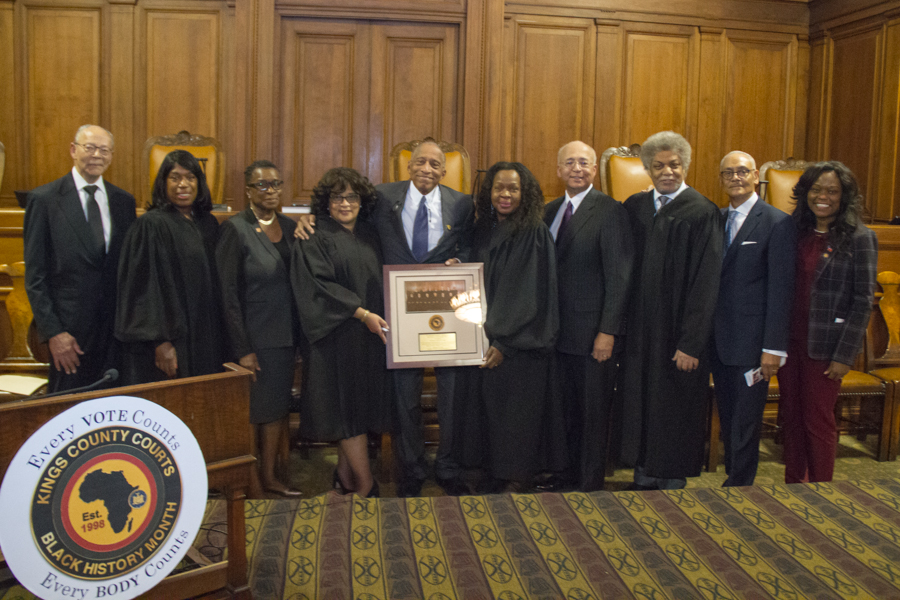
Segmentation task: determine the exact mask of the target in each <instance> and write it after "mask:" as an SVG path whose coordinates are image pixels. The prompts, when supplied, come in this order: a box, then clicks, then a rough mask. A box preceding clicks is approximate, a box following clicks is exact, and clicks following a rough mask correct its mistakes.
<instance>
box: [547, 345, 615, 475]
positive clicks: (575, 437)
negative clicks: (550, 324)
mask: <svg viewBox="0 0 900 600" xmlns="http://www.w3.org/2000/svg"><path fill="white" fill-rule="evenodd" d="M556 360H557V368H558V370H557V373H558V376H559V382H560V383H559V385H560V392H561V397H562V403H563V407H564V411H565V423H566V440H567V441H568V450H569V465H570V467H569V473H568V476H569V477H570V478H571V479H573V480H574V481H575V482H577V483H578V489H580V490H581V491H583V492H593V491H597V490H602V489H603V485H604V478H605V476H606V456H607V449H608V447H609V427H610V411H611V409H612V398H613V393H614V388H615V377H616V356H615V355H614V356H613V357H612V358H610V359H609V360H605V361H603V362H602V363H600V362H597V361H596V360H594V357H593V356H590V355H587V356H581V355H576V354H565V353H563V352H557V353H556Z"/></svg>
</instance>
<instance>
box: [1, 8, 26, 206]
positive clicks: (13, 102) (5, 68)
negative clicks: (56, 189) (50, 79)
mask: <svg viewBox="0 0 900 600" xmlns="http://www.w3.org/2000/svg"><path fill="white" fill-rule="evenodd" d="M13 9H14V6H13V3H12V0H0V142H3V146H4V147H5V148H6V168H5V170H4V174H3V182H2V187H0V207H6V206H15V203H16V200H15V196H14V195H13V190H16V189H18V186H19V181H20V180H21V177H22V169H21V163H20V158H19V157H20V156H21V153H20V147H19V140H18V138H19V135H18V134H19V127H20V125H21V123H20V120H19V119H18V118H17V115H18V110H17V107H18V102H17V100H18V98H17V94H16V89H17V86H16V83H17V79H16V46H15V36H14V27H13V23H14V21H15V19H14V10H13Z"/></svg>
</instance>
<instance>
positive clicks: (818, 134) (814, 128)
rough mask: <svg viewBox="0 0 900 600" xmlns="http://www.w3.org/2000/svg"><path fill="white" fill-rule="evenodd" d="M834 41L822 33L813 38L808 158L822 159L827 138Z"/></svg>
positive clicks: (811, 46) (807, 132)
mask: <svg viewBox="0 0 900 600" xmlns="http://www.w3.org/2000/svg"><path fill="white" fill-rule="evenodd" d="M832 53H833V41H832V39H831V38H830V37H820V38H818V39H815V40H813V41H811V42H810V51H809V54H810V57H809V104H808V110H807V116H806V123H807V129H806V155H805V156H795V157H794V158H802V159H805V160H811V161H813V160H823V159H824V157H825V153H826V147H827V140H828V131H829V127H828V118H827V117H828V113H829V112H830V106H831V81H832V79H831V73H832V60H831V57H832Z"/></svg>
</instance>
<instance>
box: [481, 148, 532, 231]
mask: <svg viewBox="0 0 900 600" xmlns="http://www.w3.org/2000/svg"><path fill="white" fill-rule="evenodd" d="M500 171H515V172H516V173H518V174H519V181H520V183H521V186H522V201H521V203H520V204H519V208H518V209H517V210H516V211H515V212H514V213H512V214H511V215H510V216H509V221H510V222H511V223H512V226H513V228H514V230H518V229H520V228H522V227H523V226H525V225H537V224H538V223H540V222H542V221H543V218H544V193H543V192H542V191H541V184H539V183H538V181H537V179H536V178H535V176H534V175H532V174H531V171H529V170H528V167H526V166H525V165H523V164H522V163H520V162H504V161H501V162H497V163H494V164H493V165H492V166H491V168H490V169H488V170H487V172H486V173H485V174H484V179H483V180H482V182H481V188H480V189H479V190H478V195H477V196H476V197H475V219H476V225H477V226H479V227H493V226H494V224H495V223H497V215H496V213H495V212H494V206H493V204H491V188H493V187H494V178H495V177H496V176H497V173H499V172H500Z"/></svg>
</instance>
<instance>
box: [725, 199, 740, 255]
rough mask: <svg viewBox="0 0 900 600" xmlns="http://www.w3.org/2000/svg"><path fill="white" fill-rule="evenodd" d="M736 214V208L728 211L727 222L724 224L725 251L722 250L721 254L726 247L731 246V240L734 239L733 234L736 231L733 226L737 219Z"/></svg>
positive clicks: (726, 250)
mask: <svg viewBox="0 0 900 600" xmlns="http://www.w3.org/2000/svg"><path fill="white" fill-rule="evenodd" d="M737 214H738V212H737V211H736V210H730V211H728V222H727V223H726V224H725V251H724V252H722V255H723V256H724V255H725V254H726V253H727V252H728V248H730V247H731V242H733V241H734V234H735V233H737V232H736V231H735V228H734V225H735V221H737Z"/></svg>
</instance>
